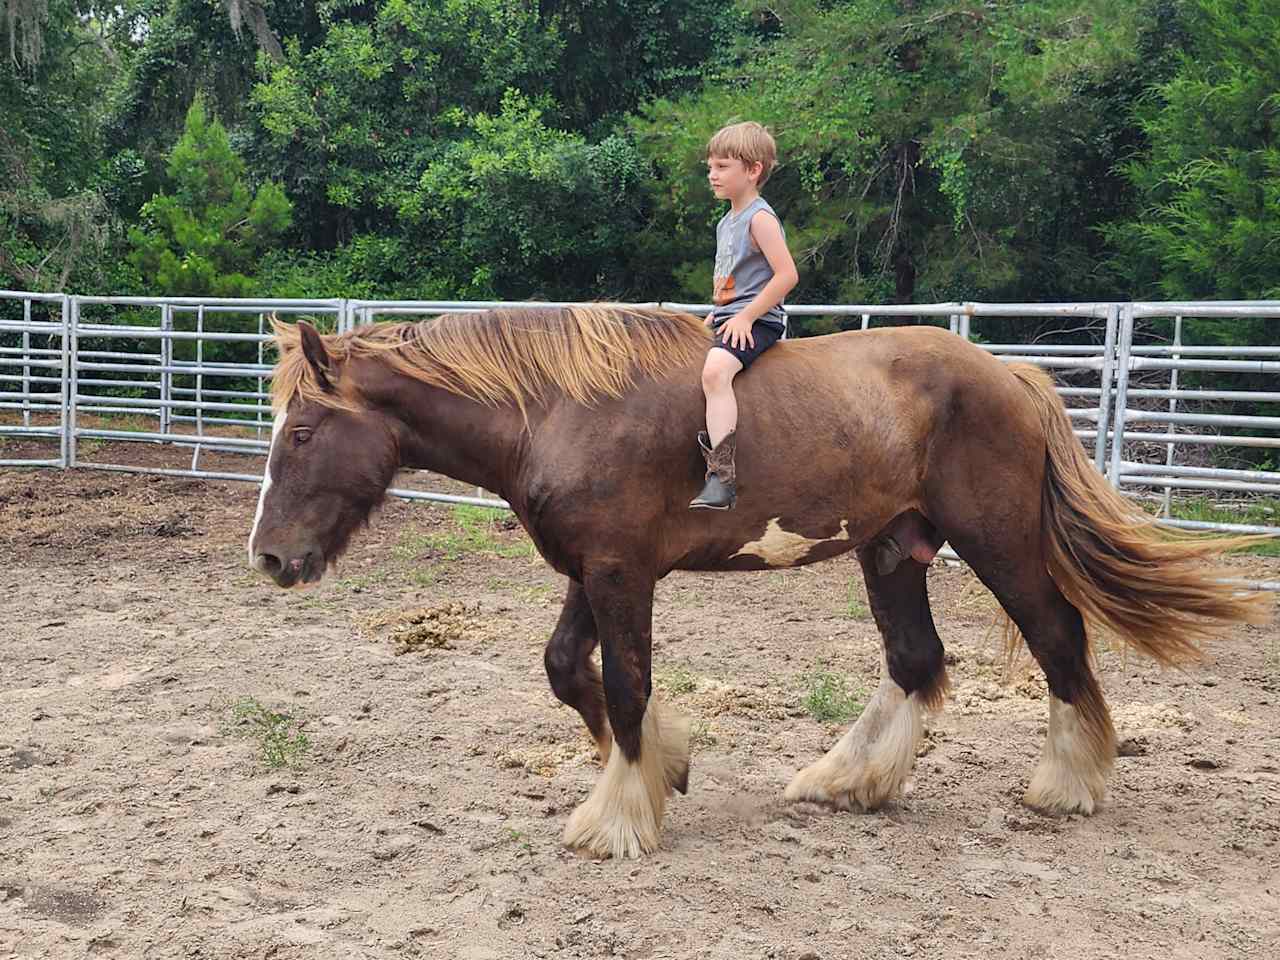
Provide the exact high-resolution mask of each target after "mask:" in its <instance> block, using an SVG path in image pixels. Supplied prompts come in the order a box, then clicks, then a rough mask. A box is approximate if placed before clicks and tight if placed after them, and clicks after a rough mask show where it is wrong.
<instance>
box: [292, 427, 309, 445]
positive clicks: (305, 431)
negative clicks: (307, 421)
mask: <svg viewBox="0 0 1280 960" xmlns="http://www.w3.org/2000/svg"><path fill="white" fill-rule="evenodd" d="M310 439H311V428H310V427H297V428H296V429H295V430H294V431H293V442H294V443H306V442H307V441H308V440H310Z"/></svg>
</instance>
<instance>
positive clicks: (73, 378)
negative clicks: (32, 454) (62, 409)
mask: <svg viewBox="0 0 1280 960" xmlns="http://www.w3.org/2000/svg"><path fill="white" fill-rule="evenodd" d="M79 328H80V298H79V297H72V299H71V315H70V317H68V320H67V330H66V333H65V334H64V340H67V339H69V340H70V341H71V347H70V350H69V352H68V355H67V371H68V373H69V374H70V377H69V380H70V382H69V383H68V384H67V390H68V396H67V425H66V430H67V466H68V467H74V466H75V465H76V395H77V394H78V393H79V392H80V376H79V374H80V371H79V369H78V368H79V366H80V334H79Z"/></svg>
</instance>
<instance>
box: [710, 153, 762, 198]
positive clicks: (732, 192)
mask: <svg viewBox="0 0 1280 960" xmlns="http://www.w3.org/2000/svg"><path fill="white" fill-rule="evenodd" d="M763 171H764V165H763V164H762V163H760V162H759V161H757V162H756V163H752V164H750V165H748V164H745V163H743V162H742V161H741V160H739V159H737V158H736V157H708V158H707V182H709V183H710V184H711V191H712V192H713V193H714V194H715V195H716V199H717V200H733V199H735V198H736V197H740V196H742V195H743V194H744V193H746V192H747V191H748V190H754V189H756V184H757V181H759V179H760V174H761V173H762V172H763Z"/></svg>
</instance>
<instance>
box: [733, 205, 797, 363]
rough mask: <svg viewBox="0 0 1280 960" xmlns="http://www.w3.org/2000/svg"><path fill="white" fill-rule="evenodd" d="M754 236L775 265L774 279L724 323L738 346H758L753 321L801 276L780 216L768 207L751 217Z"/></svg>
mask: <svg viewBox="0 0 1280 960" xmlns="http://www.w3.org/2000/svg"><path fill="white" fill-rule="evenodd" d="M751 239H752V240H754V241H755V243H756V246H757V247H759V248H760V252H761V253H763V254H764V258H765V259H766V260H768V261H769V266H770V267H772V268H773V279H771V280H770V281H769V282H768V283H766V284H765V285H764V289H763V290H761V291H760V292H759V293H758V294H756V295H755V297H754V298H753V299H752V300H751V302H750V303H748V304H747V305H746V306H745V307H743V308H742V309H741V310H740V311H738V313H737V315H736V316H734V317H733V318H732V319H730V320H729V322H728V323H726V324H725V325H724V338H723V339H724V342H725V343H730V344H732V345H733V346H738V345H739V344H740V342H741V343H746V344H748V345H749V346H753V347H754V346H755V338H754V337H753V336H752V335H751V325H752V324H753V323H755V322H756V321H757V320H759V319H760V318H761V317H763V316H764V315H765V314H766V313H768V312H769V311H770V310H771V309H773V307H774V306H776V305H777V304H779V303H781V302H782V298H783V297H785V296H786V295H787V293H788V292H790V290H791V289H792V288H793V287H794V286H795V285H796V284H797V283H798V282H799V280H800V274H799V273H798V272H797V270H796V264H795V261H794V260H793V259H791V251H790V250H788V249H787V241H786V238H785V237H783V236H782V225H781V224H780V223H778V218H777V217H775V216H773V215H772V214H770V213H768V212H766V211H764V210H760V211H757V213H756V215H755V216H753V217H752V218H751Z"/></svg>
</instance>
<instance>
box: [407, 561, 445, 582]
mask: <svg viewBox="0 0 1280 960" xmlns="http://www.w3.org/2000/svg"><path fill="white" fill-rule="evenodd" d="M439 579H440V569H439V567H438V566H437V565H436V564H434V563H433V564H431V565H430V566H429V567H418V568H417V569H415V570H412V571H410V573H409V582H410V583H412V584H413V585H414V586H416V587H431V586H434V585H435V584H436V581H438V580H439Z"/></svg>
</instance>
